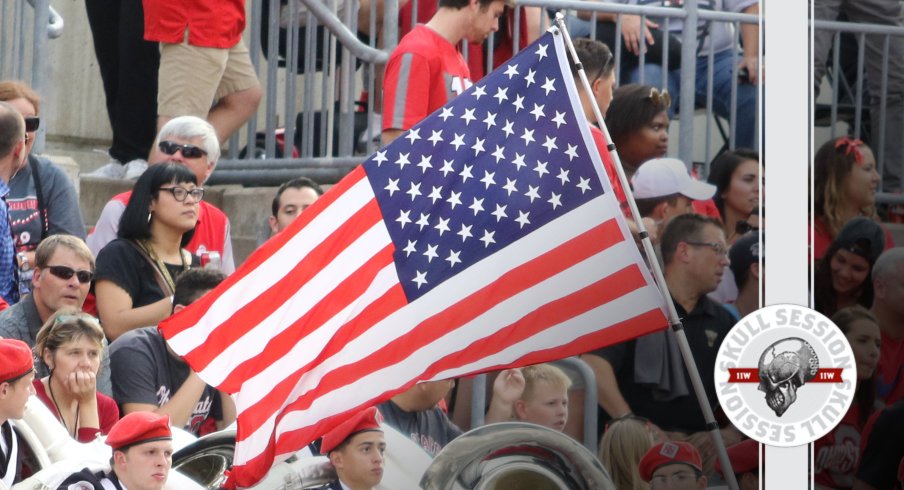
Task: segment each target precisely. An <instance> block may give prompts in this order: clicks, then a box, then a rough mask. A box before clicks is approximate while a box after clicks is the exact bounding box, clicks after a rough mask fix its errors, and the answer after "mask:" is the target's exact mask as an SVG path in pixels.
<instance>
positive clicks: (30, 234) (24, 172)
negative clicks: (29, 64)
mask: <svg viewBox="0 0 904 490" xmlns="http://www.w3.org/2000/svg"><path fill="white" fill-rule="evenodd" d="M0 101H3V102H6V103H8V104H10V105H11V106H13V107H14V108H15V109H16V110H17V111H19V113H20V114H21V115H22V117H23V118H25V137H26V140H27V141H26V148H27V149H28V163H27V165H25V166H24V167H22V168H20V169H19V170H18V171H17V172H16V174H15V175H14V176H13V178H12V179H11V180H10V181H9V194H8V195H7V196H6V202H7V203H9V222H10V228H11V229H12V233H13V240H14V241H15V247H16V253H17V255H16V258H17V261H18V265H19V285H18V288H19V297H20V298H22V297H24V296H25V295H26V294H27V293H28V292H29V291H30V282H31V276H32V272H33V270H34V267H35V248H37V247H38V244H39V243H41V240H43V239H45V238H47V237H48V236H50V235H58V234H65V235H74V236H77V237H79V238H81V239H82V240H84V239H85V225H84V220H82V214H81V211H80V208H79V202H78V196H77V195H76V193H75V186H73V185H72V181H71V180H69V177H68V176H67V175H66V173H65V172H64V171H63V170H62V169H60V168H59V167H57V166H56V165H54V164H53V163H52V162H51V161H50V160H48V159H46V158H43V157H39V156H36V155H34V154H33V153H32V151H31V150H32V147H33V146H34V144H35V137H36V136H37V134H38V133H37V131H38V128H39V127H40V126H41V123H42V121H41V118H40V117H39V115H38V114H39V109H40V107H41V99H40V97H38V94H37V93H35V91H34V90H32V89H31V88H30V87H29V86H28V85H25V84H24V83H22V82H18V81H0Z"/></svg>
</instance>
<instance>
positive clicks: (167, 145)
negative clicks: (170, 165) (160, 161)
mask: <svg viewBox="0 0 904 490" xmlns="http://www.w3.org/2000/svg"><path fill="white" fill-rule="evenodd" d="M157 146H158V147H159V148H160V151H162V152H163V153H166V154H167V155H175V154H176V152H177V151H181V152H182V156H184V157H185V158H201V157H202V156H204V155H206V154H207V152H206V151H204V149H202V148H200V147H197V146H195V145H180V144H179V143H176V142H174V141H169V140H163V141H161V142H160V144H159V145H157Z"/></svg>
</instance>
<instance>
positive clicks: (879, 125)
mask: <svg viewBox="0 0 904 490" xmlns="http://www.w3.org/2000/svg"><path fill="white" fill-rule="evenodd" d="M813 29H814V31H829V32H831V33H832V42H831V51H830V56H829V58H828V59H827V60H826V65H827V66H826V75H827V77H828V84H829V87H830V92H829V101H828V103H825V102H822V103H820V102H819V100H820V99H823V97H820V98H819V99H817V102H816V104H815V107H814V117H815V124H816V125H817V126H825V127H828V133H829V138H830V139H834V138H835V137H836V136H838V135H839V131H841V130H842V129H844V130H845V131H846V133H845V134H847V135H849V136H852V137H854V138H860V139H863V140H864V141H865V143H867V144H868V145H869V146H870V147H871V148H872V150H873V154H874V155H875V157H876V162H877V164H878V171H879V174H880V175H882V176H883V181H882V187H881V191H880V192H879V193H878V194H877V196H876V200H877V201H879V202H886V203H893V204H904V195H901V194H900V193H889V192H886V190H887V188H886V187H885V186H886V180H887V178H888V177H889V175H890V173H889V171H890V170H894V169H889V168H888V167H889V166H890V165H896V166H897V169H896V170H897V172H896V173H895V176H896V177H897V178H898V184H897V185H900V184H901V183H902V181H904V178H902V177H904V159H902V158H904V124H901V123H900V122H902V121H904V112H902V111H904V72H900V71H899V72H897V73H896V72H894V71H890V68H889V62H890V46H891V43H893V42H897V43H904V27H895V26H887V25H876V24H865V23H853V22H839V21H825V20H815V21H813ZM845 34H848V35H850V36H851V37H849V38H846V39H843V36H845ZM868 36H869V38H868ZM843 41H846V42H852V43H854V45H847V46H845V44H844V42H843ZM868 42H872V43H875V45H878V46H881V48H880V51H881V60H879V62H878V65H879V70H878V72H876V71H875V66H876V64H873V65H872V66H873V69H872V70H871V69H870V68H869V67H868V64H867V63H868V62H867V60H866V58H867V53H866V46H867V43H868ZM852 51H856V57H855V59H853V60H851V59H844V58H842V57H843V56H844V54H843V53H845V54H847V53H850V52H852ZM845 66H847V67H848V68H849V69H848V70H845V69H844V67H845ZM851 67H853V68H851ZM851 72H853V73H851ZM870 75H872V76H873V77H875V76H878V80H876V79H875V78H873V79H870V78H869V77H870ZM890 78H894V81H895V82H896V83H894V84H893V85H894V87H892V83H891V81H890ZM820 82H821V80H816V83H817V84H818V83H820ZM876 89H878V90H876ZM876 92H878V93H876ZM890 119H892V120H897V121H898V123H895V125H896V126H898V128H897V131H896V134H888V133H889V131H894V130H895V128H894V127H891V128H889V126H888V124H889V120H890ZM842 123H844V124H846V125H847V128H846V129H845V128H844V127H843V124H842ZM814 143H815V146H816V147H817V148H818V147H819V146H821V145H822V144H823V143H825V140H822V139H817V140H816V141H815V142H814Z"/></svg>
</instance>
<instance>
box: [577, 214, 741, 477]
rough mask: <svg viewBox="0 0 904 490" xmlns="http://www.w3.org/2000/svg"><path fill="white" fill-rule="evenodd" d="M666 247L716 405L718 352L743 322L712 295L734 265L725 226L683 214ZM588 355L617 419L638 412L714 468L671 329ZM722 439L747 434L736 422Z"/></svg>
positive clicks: (666, 235) (676, 294) (669, 278)
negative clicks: (728, 267)
mask: <svg viewBox="0 0 904 490" xmlns="http://www.w3.org/2000/svg"><path fill="white" fill-rule="evenodd" d="M661 248H662V259H663V262H664V263H665V270H664V275H665V281H666V283H667V284H668V287H669V292H670V293H671V295H672V301H673V302H674V304H675V309H676V310H677V313H678V317H679V318H681V321H682V324H683V326H684V332H685V334H686V337H687V341H688V344H689V346H690V349H691V352H692V353H693V356H694V362H695V364H696V365H697V370H698V371H699V373H700V378H701V380H702V382H703V388H704V390H705V392H706V396H707V399H708V400H709V403H710V405H711V406H712V407H714V406H715V405H716V403H717V398H716V387H715V381H714V379H715V378H714V371H713V369H714V368H715V364H716V354H717V353H718V351H719V347H720V346H721V344H722V340H723V339H724V338H725V335H726V334H727V333H728V331H729V330H730V329H731V327H732V326H734V323H735V322H734V319H733V318H732V316H731V314H730V313H729V312H728V310H726V309H725V308H723V307H722V306H721V305H720V304H718V303H716V302H714V301H713V300H711V299H709V298H708V297H707V296H706V294H707V293H709V292H710V291H713V290H714V289H716V286H717V285H718V284H719V281H720V280H721V278H722V273H723V271H724V269H725V266H726V265H727V264H728V249H727V246H726V244H725V234H724V232H723V231H722V225H721V224H720V223H719V222H717V221H715V220H714V219H712V218H709V217H704V216H700V215H698V214H683V215H680V216H677V217H675V218H673V219H672V220H671V222H670V223H669V224H668V226H666V228H665V231H664V232H663V234H662V242H661ZM583 359H584V360H585V361H587V363H588V364H590V366H591V368H592V369H593V370H594V373H595V374H596V383H597V389H598V390H599V403H600V406H601V407H602V408H603V410H605V411H606V413H608V415H609V416H610V417H613V418H616V417H622V416H625V415H628V414H631V413H634V414H637V415H640V416H642V417H646V418H648V419H650V421H651V422H652V423H653V424H654V425H655V426H657V427H658V428H660V429H662V430H664V431H667V432H669V436H670V438H671V439H678V440H688V441H689V442H692V443H693V444H694V445H696V446H697V447H698V448H699V449H700V451H701V453H702V454H703V459H704V462H705V466H706V469H707V470H710V469H712V467H713V465H714V464H715V450H714V448H713V446H712V441H711V438H710V435H709V433H708V432H707V431H706V423H705V421H704V418H703V412H702V410H701V409H700V405H699V404H698V401H697V397H696V395H695V393H694V391H693V387H692V385H691V380H690V378H689V377H688V375H687V372H686V370H685V368H684V362H683V359H682V358H681V354H680V352H679V349H678V344H677V340H676V339H675V335H674V333H673V332H672V331H671V330H663V331H659V332H654V333H652V334H649V335H644V336H643V337H639V338H637V339H632V340H629V341H627V342H623V343H621V344H616V345H613V346H610V347H605V348H603V349H600V350H597V351H594V352H591V353H588V354H585V355H584V356H583ZM601 425H602V424H601ZM722 437H723V440H725V443H726V445H730V444H733V443H736V442H739V441H740V439H741V435H740V432H738V431H737V429H734V428H733V427H731V426H730V425H729V426H726V427H725V428H724V429H722Z"/></svg>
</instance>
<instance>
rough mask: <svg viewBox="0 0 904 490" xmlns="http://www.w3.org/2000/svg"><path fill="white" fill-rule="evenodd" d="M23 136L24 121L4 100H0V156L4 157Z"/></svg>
mask: <svg viewBox="0 0 904 490" xmlns="http://www.w3.org/2000/svg"><path fill="white" fill-rule="evenodd" d="M23 138H25V121H24V120H23V119H22V116H20V115H19V113H18V112H17V111H16V109H14V108H13V106H11V105H9V104H7V103H6V102H0V158H6V157H7V156H8V155H9V154H10V153H12V151H13V148H15V147H16V145H17V144H19V142H20V141H22V139H23Z"/></svg>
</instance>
